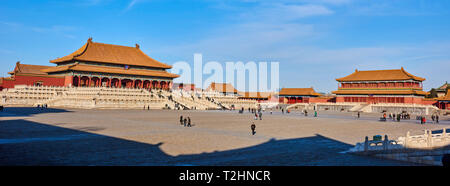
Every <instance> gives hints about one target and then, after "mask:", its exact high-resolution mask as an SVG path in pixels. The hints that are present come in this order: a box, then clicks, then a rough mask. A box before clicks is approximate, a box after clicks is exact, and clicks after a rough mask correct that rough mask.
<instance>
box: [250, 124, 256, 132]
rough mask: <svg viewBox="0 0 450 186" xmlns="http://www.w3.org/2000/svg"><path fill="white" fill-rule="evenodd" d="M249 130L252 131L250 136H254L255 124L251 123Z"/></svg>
mask: <svg viewBox="0 0 450 186" xmlns="http://www.w3.org/2000/svg"><path fill="white" fill-rule="evenodd" d="M250 129H252V135H255V134H256V125H255V122H252V125H251V126H250Z"/></svg>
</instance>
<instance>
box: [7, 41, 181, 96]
mask: <svg viewBox="0 0 450 186" xmlns="http://www.w3.org/2000/svg"><path fill="white" fill-rule="evenodd" d="M50 62H51V63H54V64H56V65H57V66H54V67H50V66H37V65H22V64H20V63H17V65H16V68H15V70H14V71H13V72H11V73H10V74H11V75H12V76H11V77H10V78H2V81H1V82H0V87H3V88H13V87H14V85H43V86H75V87H116V88H146V89H151V88H158V89H170V88H171V86H172V82H173V79H174V78H177V77H179V75H177V74H172V73H169V72H167V71H166V70H167V69H170V68H172V66H170V65H167V64H164V63H161V62H159V61H156V60H155V59H153V58H151V57H149V56H147V55H146V54H145V53H144V52H142V51H141V50H140V49H139V45H137V44H136V47H127V46H119V45H112V44H104V43H96V42H93V41H92V38H89V40H88V41H87V43H86V44H84V45H83V46H82V47H81V48H80V49H78V50H76V51H75V52H73V53H71V54H69V55H67V56H64V57H61V58H58V59H55V60H51V61H50Z"/></svg>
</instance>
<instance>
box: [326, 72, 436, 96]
mask: <svg viewBox="0 0 450 186" xmlns="http://www.w3.org/2000/svg"><path fill="white" fill-rule="evenodd" d="M336 80H337V81H338V82H339V87H338V90H337V91H334V92H333V93H334V94H336V102H359V103H408V104H412V103H416V104H423V103H424V102H423V98H424V97H425V95H427V92H424V91H422V82H423V81H425V78H421V77H418V76H414V75H412V74H410V73H408V72H406V71H405V69H403V67H402V68H401V69H394V70H370V71H358V70H355V72H354V73H352V74H350V75H348V76H345V77H343V78H338V79H336Z"/></svg>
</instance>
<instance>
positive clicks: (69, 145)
mask: <svg viewBox="0 0 450 186" xmlns="http://www.w3.org/2000/svg"><path fill="white" fill-rule="evenodd" d="M180 115H183V116H189V117H190V118H191V120H192V122H193V127H190V128H188V127H184V126H182V125H180V124H179V117H180ZM310 115H311V116H309V117H304V116H302V115H300V114H299V113H295V112H294V113H291V114H288V115H286V114H285V115H282V114H281V113H279V112H274V113H273V114H272V115H270V114H269V112H267V111H266V112H265V113H264V114H263V120H261V121H260V120H257V121H256V120H253V115H251V114H250V113H247V112H246V113H244V114H238V113H237V111H173V110H150V111H148V110H79V109H47V110H39V109H37V108H6V109H5V111H4V112H1V113H0V165H332V166H334V165H338V166H354V165H357V166H359V165H361V166H366V165H369V166H371V165H394V166H397V165H406V166H408V165H415V164H411V163H407V162H399V161H391V160H384V159H376V158H372V157H365V156H356V155H351V154H346V153H342V152H344V151H347V150H348V149H349V148H351V147H352V146H353V145H354V144H355V143H357V142H361V141H363V139H364V137H365V136H373V135H376V134H380V135H384V134H387V135H389V137H390V139H397V137H398V136H404V135H405V134H406V132H407V131H411V132H412V134H420V133H423V130H425V129H442V128H444V127H447V128H448V126H450V124H449V121H448V118H442V119H441V120H442V122H441V124H439V125H437V124H427V125H419V124H417V123H416V122H415V120H411V121H404V122H400V123H397V122H378V121H377V117H379V116H378V115H377V114H363V116H362V118H361V119H359V120H357V119H355V118H354V116H352V113H332V112H319V117H318V118H314V117H312V113H311V114H310ZM253 121H254V122H255V124H256V135H254V136H253V135H251V131H250V124H251V122H253Z"/></svg>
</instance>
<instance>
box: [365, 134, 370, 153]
mask: <svg viewBox="0 0 450 186" xmlns="http://www.w3.org/2000/svg"><path fill="white" fill-rule="evenodd" d="M368 150H369V137H367V136H366V138H365V140H364V152H367V151H368Z"/></svg>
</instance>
